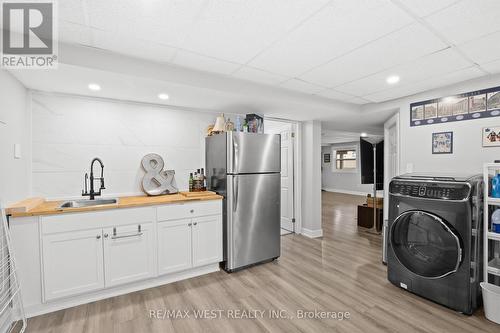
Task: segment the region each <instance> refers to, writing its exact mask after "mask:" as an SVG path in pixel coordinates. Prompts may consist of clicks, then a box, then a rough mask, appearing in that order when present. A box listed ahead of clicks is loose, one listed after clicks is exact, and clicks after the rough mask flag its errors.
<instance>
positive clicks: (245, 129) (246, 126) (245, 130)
mask: <svg viewBox="0 0 500 333" xmlns="http://www.w3.org/2000/svg"><path fill="white" fill-rule="evenodd" d="M243 132H245V133H248V122H247V120H246V119H245V120H244V121H243Z"/></svg>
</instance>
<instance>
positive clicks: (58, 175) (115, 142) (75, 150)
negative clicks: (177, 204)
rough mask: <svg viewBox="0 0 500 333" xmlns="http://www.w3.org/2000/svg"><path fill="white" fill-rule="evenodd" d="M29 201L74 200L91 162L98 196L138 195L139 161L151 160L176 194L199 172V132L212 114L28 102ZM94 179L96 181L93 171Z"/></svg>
mask: <svg viewBox="0 0 500 333" xmlns="http://www.w3.org/2000/svg"><path fill="white" fill-rule="evenodd" d="M32 96H33V101H32V117H33V185H32V186H33V195H36V196H42V197H46V198H67V197H78V196H80V195H81V191H82V188H83V179H84V178H83V177H84V174H85V172H89V168H90V161H91V160H92V158H93V157H100V158H101V159H102V160H103V162H104V166H105V168H104V177H105V179H106V190H104V191H103V195H104V196H111V195H124V194H140V193H142V191H141V185H140V184H141V180H142V176H143V174H144V172H143V171H142V168H141V159H142V157H143V156H144V155H146V154H147V153H152V152H154V153H158V154H160V155H161V156H162V157H163V158H164V160H165V165H166V168H167V169H174V170H175V171H176V175H175V178H176V181H177V184H178V187H179V188H180V189H187V187H188V183H187V180H188V174H189V172H192V171H193V170H195V169H197V168H201V167H204V161H205V156H204V154H205V132H206V128H207V126H208V125H209V124H210V123H213V122H214V120H215V116H216V115H215V114H210V113H200V112H189V111H177V110H171V109H168V108H164V107H159V106H152V105H147V104H138V103H125V102H118V101H111V100H99V99H95V98H84V97H77V96H71V95H53V94H45V93H39V92H34V93H33V94H32ZM95 172H97V173H99V172H100V171H99V168H98V166H97V164H96V166H95Z"/></svg>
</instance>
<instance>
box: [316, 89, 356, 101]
mask: <svg viewBox="0 0 500 333" xmlns="http://www.w3.org/2000/svg"><path fill="white" fill-rule="evenodd" d="M315 95H318V96H322V97H326V98H331V99H335V100H338V101H344V102H345V101H348V100H351V99H352V98H353V97H355V96H353V95H349V94H344V93H341V92H340V91H336V90H333V89H325V90H321V91H319V92H317V93H316V94H315Z"/></svg>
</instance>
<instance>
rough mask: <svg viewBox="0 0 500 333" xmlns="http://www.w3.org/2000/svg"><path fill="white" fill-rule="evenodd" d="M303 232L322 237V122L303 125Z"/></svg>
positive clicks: (309, 122)
mask: <svg viewBox="0 0 500 333" xmlns="http://www.w3.org/2000/svg"><path fill="white" fill-rule="evenodd" d="M302 233H303V234H304V235H306V236H309V237H321V236H322V235H323V231H322V228H321V122H320V121H306V122H304V123H303V127H302Z"/></svg>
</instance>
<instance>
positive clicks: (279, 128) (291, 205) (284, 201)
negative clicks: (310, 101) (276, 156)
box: [264, 118, 297, 235]
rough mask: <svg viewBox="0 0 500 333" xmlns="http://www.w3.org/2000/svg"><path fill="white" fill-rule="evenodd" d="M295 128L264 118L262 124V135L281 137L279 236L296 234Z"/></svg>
mask: <svg viewBox="0 0 500 333" xmlns="http://www.w3.org/2000/svg"><path fill="white" fill-rule="evenodd" d="M296 126H297V125H296V124H295V123H294V122H289V121H286V120H278V119H269V118H266V119H265V122H264V133H266V134H280V135H281V223H280V224H281V235H287V234H291V233H295V232H296V223H295V221H296V220H295V216H296V215H295V214H296V210H295V187H296V181H295V171H296V170H295V158H296V140H295V139H296V138H295V133H296V132H297V130H296Z"/></svg>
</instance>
